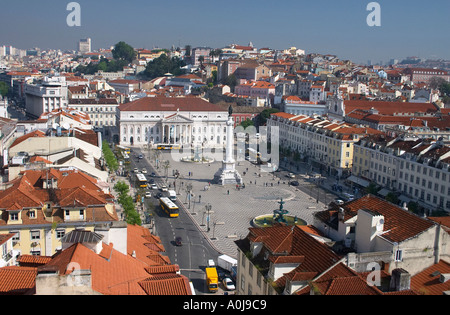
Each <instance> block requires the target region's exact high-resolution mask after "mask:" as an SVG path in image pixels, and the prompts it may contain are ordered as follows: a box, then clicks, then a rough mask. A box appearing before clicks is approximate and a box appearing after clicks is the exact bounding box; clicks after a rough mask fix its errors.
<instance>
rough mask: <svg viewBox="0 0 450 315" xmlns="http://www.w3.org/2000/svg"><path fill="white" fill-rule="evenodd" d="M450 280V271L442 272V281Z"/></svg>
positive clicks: (440, 280) (440, 278) (440, 279)
mask: <svg viewBox="0 0 450 315" xmlns="http://www.w3.org/2000/svg"><path fill="white" fill-rule="evenodd" d="M448 280H450V273H442V274H441V276H440V277H439V282H440V283H445V282H447V281H448Z"/></svg>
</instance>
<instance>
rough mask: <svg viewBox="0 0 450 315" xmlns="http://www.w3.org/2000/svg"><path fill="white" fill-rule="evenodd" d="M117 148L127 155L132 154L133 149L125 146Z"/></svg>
mask: <svg viewBox="0 0 450 315" xmlns="http://www.w3.org/2000/svg"><path fill="white" fill-rule="evenodd" d="M116 147H117V148H118V149H120V150H121V151H122V152H126V153H127V154H130V153H131V149H130V148H127V147H124V146H122V145H117V146H116Z"/></svg>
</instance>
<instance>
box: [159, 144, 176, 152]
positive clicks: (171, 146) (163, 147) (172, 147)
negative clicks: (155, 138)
mask: <svg viewBox="0 0 450 315" xmlns="http://www.w3.org/2000/svg"><path fill="white" fill-rule="evenodd" d="M156 148H157V149H158V150H179V149H180V145H179V144H163V143H160V144H157V145H156Z"/></svg>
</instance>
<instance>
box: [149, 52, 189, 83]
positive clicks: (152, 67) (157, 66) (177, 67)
mask: <svg viewBox="0 0 450 315" xmlns="http://www.w3.org/2000/svg"><path fill="white" fill-rule="evenodd" d="M185 65H186V64H185V63H184V61H183V60H181V59H180V58H178V57H173V58H169V57H168V56H167V55H166V54H162V55H161V56H159V57H158V58H156V59H154V60H152V61H150V62H149V63H148V64H147V67H146V68H145V71H144V73H143V75H144V76H145V77H147V78H148V79H154V78H157V77H162V76H164V74H166V73H168V72H169V73H171V74H173V75H180V74H182V73H183V70H182V69H181V68H182V67H184V66H185Z"/></svg>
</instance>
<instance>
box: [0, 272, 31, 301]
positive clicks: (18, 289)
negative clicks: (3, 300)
mask: <svg viewBox="0 0 450 315" xmlns="http://www.w3.org/2000/svg"><path fill="white" fill-rule="evenodd" d="M36 274H37V269H36V268H32V267H18V266H11V267H3V268H0V294H8V295H13V294H33V293H34V291H35V290H34V288H35V283H36V282H35V281H36Z"/></svg>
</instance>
